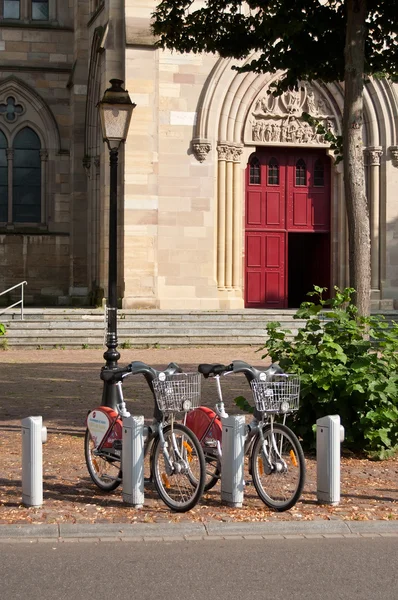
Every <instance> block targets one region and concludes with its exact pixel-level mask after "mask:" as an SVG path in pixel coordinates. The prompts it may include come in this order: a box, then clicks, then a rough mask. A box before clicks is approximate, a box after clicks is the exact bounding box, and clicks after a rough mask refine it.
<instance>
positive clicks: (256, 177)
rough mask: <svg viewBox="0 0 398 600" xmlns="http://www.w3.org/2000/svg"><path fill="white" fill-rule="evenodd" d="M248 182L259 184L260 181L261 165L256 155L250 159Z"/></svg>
mask: <svg viewBox="0 0 398 600" xmlns="http://www.w3.org/2000/svg"><path fill="white" fill-rule="evenodd" d="M249 183H250V184H251V185H259V184H260V183H261V165H260V161H259V160H258V158H257V156H253V157H252V158H251V159H250V174H249Z"/></svg>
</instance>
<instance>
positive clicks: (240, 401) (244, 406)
mask: <svg viewBox="0 0 398 600" xmlns="http://www.w3.org/2000/svg"><path fill="white" fill-rule="evenodd" d="M234 402H235V404H236V406H237V407H238V408H240V409H241V410H243V411H244V412H248V413H250V414H252V413H253V412H254V407H253V406H252V405H251V404H249V403H248V401H247V400H246V398H244V397H243V396H238V397H237V398H235V400H234Z"/></svg>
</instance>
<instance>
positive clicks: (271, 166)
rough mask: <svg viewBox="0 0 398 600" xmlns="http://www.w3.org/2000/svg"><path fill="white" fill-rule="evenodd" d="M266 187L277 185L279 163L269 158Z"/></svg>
mask: <svg viewBox="0 0 398 600" xmlns="http://www.w3.org/2000/svg"><path fill="white" fill-rule="evenodd" d="M268 185H279V163H278V161H277V160H276V158H271V159H270V161H269V163H268Z"/></svg>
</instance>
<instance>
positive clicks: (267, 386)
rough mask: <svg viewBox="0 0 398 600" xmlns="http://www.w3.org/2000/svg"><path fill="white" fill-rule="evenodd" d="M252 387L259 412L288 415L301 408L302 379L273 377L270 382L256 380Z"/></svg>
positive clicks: (284, 375) (281, 376)
mask: <svg viewBox="0 0 398 600" xmlns="http://www.w3.org/2000/svg"><path fill="white" fill-rule="evenodd" d="M250 385H251V388H252V392H253V398H254V402H255V404H256V409H257V410H258V411H259V412H272V413H288V412H292V411H294V410H297V409H298V407H299V397H300V378H299V377H297V376H296V375H288V374H283V375H273V376H272V378H271V379H269V380H268V381H257V380H254V381H252V382H251V384H250Z"/></svg>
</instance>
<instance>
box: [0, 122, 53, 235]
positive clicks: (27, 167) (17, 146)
mask: <svg viewBox="0 0 398 600" xmlns="http://www.w3.org/2000/svg"><path fill="white" fill-rule="evenodd" d="M46 160H47V152H46V151H45V150H43V149H42V147H41V142H40V138H39V136H38V135H37V133H36V132H35V131H33V129H31V128H30V127H24V128H23V129H21V130H20V131H19V132H18V133H17V134H16V136H15V137H14V140H13V141H12V142H10V140H8V139H7V137H6V135H5V134H4V132H3V131H0V222H1V223H3V224H11V223H15V224H22V223H23V224H31V225H38V224H41V223H43V222H44V218H45V210H44V208H45V207H44V198H45V194H44V186H43V179H45V173H46V170H45V168H46V167H45V165H46Z"/></svg>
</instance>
